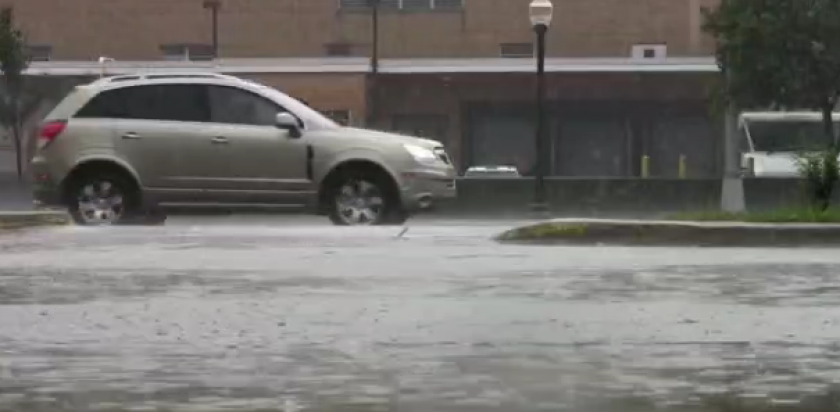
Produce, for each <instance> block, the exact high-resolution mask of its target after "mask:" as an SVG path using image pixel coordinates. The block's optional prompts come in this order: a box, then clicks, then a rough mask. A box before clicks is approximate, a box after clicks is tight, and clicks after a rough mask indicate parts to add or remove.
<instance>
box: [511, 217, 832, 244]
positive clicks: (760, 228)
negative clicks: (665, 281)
mask: <svg viewBox="0 0 840 412" xmlns="http://www.w3.org/2000/svg"><path fill="white" fill-rule="evenodd" d="M495 240H497V241H499V242H501V243H516V244H533V245H597V244H606V245H624V246H713V247H797V246H840V224H764V223H740V222H680V221H640V220H607V219H556V220H551V221H546V222H541V223H536V224H532V225H526V226H522V227H518V228H514V229H511V230H508V231H506V232H504V233H501V234H500V235H498V236H496V237H495Z"/></svg>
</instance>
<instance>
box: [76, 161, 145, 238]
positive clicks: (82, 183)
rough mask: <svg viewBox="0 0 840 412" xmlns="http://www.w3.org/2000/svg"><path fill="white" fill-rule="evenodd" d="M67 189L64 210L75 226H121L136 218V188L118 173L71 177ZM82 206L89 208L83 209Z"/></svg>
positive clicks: (138, 208) (138, 198)
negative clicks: (65, 208)
mask: <svg viewBox="0 0 840 412" xmlns="http://www.w3.org/2000/svg"><path fill="white" fill-rule="evenodd" d="M68 189H69V190H68V192H67V194H68V196H67V209H68V211H69V213H70V216H71V217H72V218H73V221H75V222H76V224H79V225H84V226H110V225H118V224H123V223H126V222H128V221H130V220H131V219H132V218H134V217H135V216H137V215H138V214H139V212H140V209H141V207H140V204H141V202H140V197H141V196H140V191H139V190H138V189H137V185H135V184H133V182H132V181H131V180H130V179H128V178H127V177H125V176H124V175H122V174H119V173H113V172H95V171H94V172H92V173H85V174H83V175H81V176H79V177H77V178H74V179H73V180H72V181H71V182H70V187H69V188H68ZM83 204H87V205H89V206H90V207H83ZM109 210H110V212H109Z"/></svg>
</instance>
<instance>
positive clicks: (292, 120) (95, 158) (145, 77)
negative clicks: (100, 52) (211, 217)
mask: <svg viewBox="0 0 840 412" xmlns="http://www.w3.org/2000/svg"><path fill="white" fill-rule="evenodd" d="M31 171H32V173H33V179H34V182H35V186H34V197H35V201H36V203H38V204H42V205H46V206H56V205H66V206H67V207H68V208H69V211H70V213H71V214H72V216H73V218H74V219H75V220H76V221H77V222H78V223H80V224H87V225H91V224H114V223H120V222H124V221H126V220H128V219H129V218H131V217H132V216H137V215H138V214H140V213H143V212H144V211H146V210H149V209H150V208H153V207H157V206H158V205H160V206H167V205H172V206H178V205H180V206H205V207H206V206H209V207H222V208H238V207H281V208H290V207H293V208H296V207H307V206H309V207H311V208H312V210H314V211H317V212H318V213H319V214H326V215H328V216H329V218H330V220H332V222H333V223H335V224H338V225H362V224H400V223H402V222H404V221H405V220H406V219H407V218H408V217H409V216H410V214H411V213H412V212H414V211H416V210H417V209H418V208H421V207H422V206H424V205H427V204H429V203H430V202H431V201H432V200H433V199H437V198H449V197H454V196H455V176H456V172H455V169H454V168H453V166H452V162H451V161H450V159H449V157H448V156H447V154H446V153H445V152H444V149H443V147H442V146H441V144H440V143H438V142H436V141H433V140H426V139H420V138H415V137H409V136H402V135H398V134H392V133H384V132H378V131H372V130H364V129H356V128H350V127H342V126H340V125H338V124H336V123H334V122H333V121H331V120H329V119H328V118H326V117H325V116H324V115H322V114H320V113H318V112H317V111H315V110H313V109H311V108H309V107H308V106H307V105H305V104H303V103H301V102H300V101H298V100H295V99H293V98H291V97H289V96H287V95H286V94H284V93H281V92H280V91H278V90H276V89H273V88H271V87H268V86H265V85H261V84H258V83H255V82H252V81H248V80H244V79H240V78H237V77H232V76H225V75H220V74H215V73H169V74H166V73H155V74H136V75H127V76H116V77H109V78H103V79H99V80H97V81H95V82H93V83H90V84H87V85H82V86H78V87H76V88H75V89H74V90H73V91H72V92H71V93H70V94H69V95H68V96H67V97H65V98H64V100H62V101H61V103H59V104H58V106H56V107H55V109H53V111H52V112H51V113H50V114H49V115H48V116H47V117H46V119H45V120H44V122H43V124H42V125H41V128H40V130H39V134H38V148H37V153H36V155H35V157H34V158H33V159H32V167H31Z"/></svg>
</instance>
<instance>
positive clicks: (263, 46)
mask: <svg viewBox="0 0 840 412" xmlns="http://www.w3.org/2000/svg"><path fill="white" fill-rule="evenodd" d="M218 1H219V4H220V8H219V10H218V25H217V31H216V33H217V36H218V59H215V60H214V59H213V47H212V39H213V32H214V30H213V23H212V22H213V19H212V10H211V8H208V7H206V4H205V3H206V1H205V0H73V1H66V0H0V4H2V5H11V6H13V7H14V10H15V15H16V19H17V23H18V24H19V26H20V27H21V28H22V29H23V31H24V32H25V33H26V35H27V39H28V42H29V45H30V49H31V53H32V55H33V58H34V59H35V62H34V63H33V64H32V67H31V70H30V74H32V75H50V76H76V77H79V76H81V77H90V76H96V75H99V74H101V73H102V72H105V73H108V74H112V73H122V72H128V71H133V70H137V69H140V68H142V69H152V68H169V69H180V68H185V69H189V68H202V69H207V70H217V71H222V72H226V73H231V74H235V75H239V76H243V77H249V78H253V79H256V80H258V81H260V82H263V83H266V84H269V85H271V86H274V87H277V88H279V89H281V90H284V91H286V92H287V93H289V94H291V95H294V96H297V97H300V98H303V99H304V100H306V101H307V102H308V103H309V104H311V105H312V106H314V107H316V108H318V109H320V110H323V111H325V112H329V113H330V114H331V115H333V116H336V117H342V118H348V119H349V122H351V123H354V124H362V123H363V122H364V119H365V118H366V114H368V113H370V114H371V115H372V119H369V120H374V121H375V124H374V125H375V126H377V127H381V128H388V129H395V130H401V131H405V132H410V133H414V134H421V135H425V136H429V137H432V138H436V139H439V140H441V141H443V142H444V143H445V144H446V145H447V146H448V147H449V149H450V150H451V151H452V152H453V155H454V156H455V158H456V159H458V160H459V162H458V163H459V166H460V167H462V168H463V167H466V166H468V165H472V164H489V163H514V164H517V165H518V166H520V168H521V169H529V168H530V164H531V159H532V158H533V149H532V147H533V134H534V133H533V110H532V109H533V106H534V75H533V71H534V60H533V58H532V56H533V53H534V47H533V38H534V36H533V33H532V31H531V28H530V23H529V20H528V15H527V14H528V3H529V2H530V0H381V3H382V4H381V11H380V13H379V19H378V22H379V23H378V33H379V35H378V44H379V47H378V50H379V53H378V55H379V57H380V60H379V62H380V65H379V72H378V74H377V75H376V76H372V75H371V74H370V71H371V70H370V68H371V64H370V62H371V60H370V56H371V51H372V45H373V44H374V41H373V40H374V36H373V34H372V33H373V31H374V30H373V19H372V13H371V11H370V9H369V8H368V7H365V4H366V2H365V0H218ZM714 2H715V0H633V1H627V0H553V3H554V5H555V18H554V21H553V23H552V27H551V29H550V31H549V34H548V46H547V53H548V56H549V58H548V62H547V72H548V78H547V80H548V81H547V83H548V91H547V93H548V96H549V98H550V99H551V102H552V103H551V110H552V116H551V120H552V127H551V132H552V133H551V134H552V149H551V150H552V152H553V156H552V159H553V165H552V169H553V171H554V173H555V174H558V175H569V176H635V175H637V174H638V172H639V159H640V158H641V156H642V155H649V156H650V157H651V159H652V162H651V171H652V173H653V174H654V175H661V176H671V175H675V174H676V170H677V164H678V162H677V159H678V158H679V156H680V155H686V156H687V158H688V163H689V167H688V171H689V174H690V175H693V176H708V175H716V174H718V173H719V170H720V156H719V152H720V149H719V148H720V144H719V141H718V140H719V135H720V133H719V127H718V126H717V122H716V121H715V120H714V119H713V118H712V117H711V116H710V110H709V104H708V99H707V94H708V93H707V92H708V88H709V84H710V81H711V80H713V78H714V76H715V75H716V73H717V67H716V65H715V63H714V60H713V58H712V57H711V54H712V44H711V43H710V41H709V39H707V38H706V37H705V36H703V35H702V32H701V22H702V14H701V9H702V8H703V7H708V6H711V5H713V4H714ZM100 57H107V58H109V59H114V61H108V62H106V63H103V64H99V63H97V60H99V58H100ZM373 85H375V87H373ZM523 171H525V170H523Z"/></svg>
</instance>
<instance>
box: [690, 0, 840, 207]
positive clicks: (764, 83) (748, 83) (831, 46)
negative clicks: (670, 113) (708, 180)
mask: <svg viewBox="0 0 840 412" xmlns="http://www.w3.org/2000/svg"><path fill="white" fill-rule="evenodd" d="M704 15H705V21H704V27H703V28H704V30H705V31H706V32H707V33H708V34H710V35H711V36H712V37H713V38H714V40H715V42H716V57H717V61H718V65H719V66H720V68H721V71H722V73H723V77H724V81H723V82H721V89H722V92H723V93H722V94H723V97H724V98H725V99H726V102H727V104H728V105H731V106H733V107H736V108H751V109H756V108H766V109H781V110H790V109H810V110H817V111H820V112H821V113H822V120H823V131H824V133H825V134H826V137H827V138H828V141H829V142H832V144H830V145H829V147H826V149H825V153H821V154H819V155H816V156H814V155H812V156H807V157H806V158H804V159H803V165H802V168H801V170H802V174H803V177H805V178H806V180H808V186H809V192H810V194H811V196H812V200H814V201H815V203H816V205H817V206H818V207H820V208H827V207H828V202H829V200H830V198H831V193H832V190H833V188H834V185H835V184H836V183H837V181H838V167H837V156H838V153H840V151H838V144H837V136H835V132H834V127H833V122H832V112H833V110H834V108H835V107H836V106H837V103H838V99H840V1H838V0H721V2H720V4H719V5H718V7H717V8H715V9H712V10H706V11H705V13H704Z"/></svg>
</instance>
